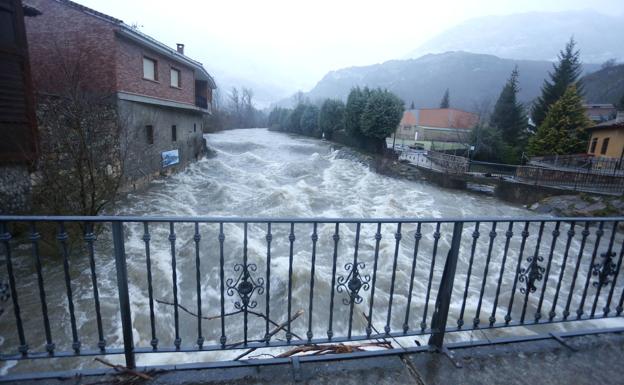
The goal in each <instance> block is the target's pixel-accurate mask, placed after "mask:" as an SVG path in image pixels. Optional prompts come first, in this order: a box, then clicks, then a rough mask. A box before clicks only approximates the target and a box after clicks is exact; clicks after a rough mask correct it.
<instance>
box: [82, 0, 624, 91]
mask: <svg viewBox="0 0 624 385" xmlns="http://www.w3.org/2000/svg"><path fill="white" fill-rule="evenodd" d="M78 1H79V2H80V3H81V4H83V5H86V6H88V7H92V8H94V9H96V10H98V11H101V12H104V13H106V14H109V15H111V16H114V17H116V18H120V19H122V20H123V21H124V22H126V23H127V24H136V25H138V27H139V29H140V30H141V31H143V32H145V33H147V34H149V35H151V36H153V37H155V38H156V39H158V40H160V41H162V42H163V43H166V44H167V45H169V46H172V47H173V46H175V43H185V44H186V53H187V55H189V56H190V57H192V58H194V59H197V60H199V61H201V62H203V63H204V65H205V67H206V68H207V69H208V70H209V71H211V72H212V73H213V74H214V75H215V77H216V79H217V82H218V83H219V85H220V86H221V89H222V92H226V91H227V90H228V89H229V87H230V86H232V85H238V86H240V85H247V86H251V87H252V88H254V89H256V94H257V95H258V90H257V89H258V88H264V89H265V90H266V92H265V93H270V94H274V95H276V96H279V95H282V96H284V95H288V94H290V93H292V92H294V91H296V90H299V89H300V90H304V91H306V90H309V89H310V88H311V87H312V86H314V84H315V83H316V82H317V81H318V80H320V79H321V78H322V77H323V75H324V74H326V73H327V72H328V71H330V70H336V69H340V68H344V67H349V66H354V65H368V64H374V63H379V62H383V61H386V60H390V59H400V58H404V57H406V55H407V54H408V53H409V52H412V51H414V49H416V48H417V47H419V46H420V45H422V44H424V43H426V42H427V41H428V40H429V39H431V38H433V37H435V36H436V35H437V34H439V33H441V32H443V31H445V30H446V29H448V28H451V27H453V26H455V25H457V24H459V23H461V22H464V21H466V20H468V19H471V18H475V17H482V16H487V15H504V14H514V13H524V12H534V11H538V12H559V11H570V10H588V11H595V12H600V13H602V14H606V15H615V16H624V2H622V1H621V0H597V1H593V2H591V3H588V2H586V1H584V0H568V1H542V0H528V1H500V0H480V1H470V2H466V1H449V0H442V1H431V2H424V1H398V0H387V1H384V2H379V1H351V0H349V1H336V0H333V1H329V0H318V1H307V2H302V1H280V0H267V1H241V0H229V1H218V2H217V1H209V2H208V1H188V0H179V1H176V2H170V1H167V2H165V1H153V0H152V1H149V0H132V1H127V0H78ZM589 7H591V8H589ZM237 83H238V84H237ZM245 83H246V84H245ZM259 95H262V93H260V94H259Z"/></svg>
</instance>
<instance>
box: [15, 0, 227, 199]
mask: <svg viewBox="0 0 624 385" xmlns="http://www.w3.org/2000/svg"><path fill="white" fill-rule="evenodd" d="M27 3H28V5H30V6H32V7H34V8H36V9H37V10H38V11H40V12H41V15H40V16H38V17H37V18H35V19H32V20H27V22H26V33H27V37H28V42H29V52H30V57H31V68H32V77H33V83H34V89H35V91H36V93H37V94H38V95H54V94H55V93H58V92H59V90H61V89H63V88H64V87H67V84H65V83H67V77H65V78H64V77H62V76H50V74H55V73H56V74H58V73H59V67H60V66H61V67H63V68H68V67H69V68H71V69H72V71H74V69H76V68H77V69H78V70H76V71H77V72H80V73H81V76H80V78H79V79H78V80H75V79H74V78H75V77H76V76H75V75H74V74H73V73H72V74H71V75H72V76H74V78H71V80H72V81H74V80H75V82H76V84H77V85H78V86H79V87H80V88H81V90H88V91H90V92H93V93H100V94H102V95H110V96H112V97H114V98H115V101H116V108H117V115H118V116H119V120H120V122H119V129H120V135H123V136H124V141H123V143H124V146H125V148H124V150H125V151H123V153H124V157H125V158H124V162H123V164H124V170H125V178H126V180H125V187H126V188H128V187H133V186H134V187H137V186H138V185H141V184H144V183H146V182H147V181H149V180H150V179H152V178H153V177H155V176H157V175H159V174H163V173H169V172H172V171H175V170H176V169H180V168H182V167H184V166H185V165H186V164H188V163H189V162H191V161H193V160H195V159H197V158H198V157H199V156H200V155H201V154H202V150H203V136H202V121H203V117H204V115H205V114H210V112H211V105H212V90H213V89H215V88H216V85H215V82H214V80H213V79H212V77H211V76H210V74H208V72H207V71H206V70H205V69H204V67H203V66H202V64H201V63H199V62H197V61H195V60H193V59H191V58H189V57H187V56H186V55H184V45H183V44H178V45H177V47H176V48H175V49H173V48H170V47H168V46H166V45H164V44H162V43H160V42H158V41H156V40H155V39H153V38H151V37H149V36H147V35H145V34H143V33H141V32H139V31H138V30H137V29H135V28H132V27H131V26H129V25H127V24H125V23H123V22H122V21H121V20H118V19H115V18H113V17H111V16H108V15H105V14H103V13H100V12H98V11H95V10H93V9H90V8H87V7H84V6H82V5H80V4H77V3H75V2H72V1H68V0H27ZM70 60H73V61H72V62H71V63H70V64H71V65H67V62H68V61H70ZM59 62H63V63H62V65H60V63H59Z"/></svg>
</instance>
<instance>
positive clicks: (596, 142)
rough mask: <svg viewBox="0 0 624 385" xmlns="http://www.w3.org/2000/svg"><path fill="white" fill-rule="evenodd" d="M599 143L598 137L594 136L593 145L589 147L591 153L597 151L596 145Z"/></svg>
mask: <svg viewBox="0 0 624 385" xmlns="http://www.w3.org/2000/svg"><path fill="white" fill-rule="evenodd" d="M597 145H598V138H593V139H592V141H591V146H590V147H589V153H590V154H593V153H595V152H596V146H597Z"/></svg>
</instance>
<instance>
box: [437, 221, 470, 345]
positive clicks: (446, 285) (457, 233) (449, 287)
mask: <svg viewBox="0 0 624 385" xmlns="http://www.w3.org/2000/svg"><path fill="white" fill-rule="evenodd" d="M463 228H464V224H463V223H462V222H455V225H454V226H453V239H452V241H451V249H450V250H449V252H448V256H447V258H446V263H445V264H444V273H442V281H441V282H440V290H439V291H438V297H437V298H436V303H435V310H434V312H433V316H432V318H431V337H429V346H430V347H432V348H436V349H438V350H441V349H442V345H443V343H444V332H445V330H446V321H447V317H448V311H449V306H450V304H451V295H452V294H453V281H454V280H455V270H456V269H457V258H458V256H459V245H460V243H461V235H462V230H463Z"/></svg>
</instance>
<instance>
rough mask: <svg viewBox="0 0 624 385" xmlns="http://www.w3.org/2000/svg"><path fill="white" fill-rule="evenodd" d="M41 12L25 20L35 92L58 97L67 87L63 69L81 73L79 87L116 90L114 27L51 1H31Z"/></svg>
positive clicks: (107, 91) (94, 89)
mask: <svg viewBox="0 0 624 385" xmlns="http://www.w3.org/2000/svg"><path fill="white" fill-rule="evenodd" d="M28 4H29V5H32V6H34V7H35V8H37V9H38V10H40V11H41V13H42V14H41V15H39V16H37V17H29V18H27V19H26V35H27V38H28V46H29V47H28V49H29V53H30V65H31V68H32V77H33V83H34V87H35V90H36V91H37V92H47V93H57V92H58V90H59V89H63V87H66V84H65V83H66V82H65V80H63V79H65V78H66V77H63V76H54V74H58V73H59V71H60V70H61V69H62V68H75V66H76V65H78V66H79V67H80V69H81V71H80V79H79V81H80V85H81V87H84V88H85V89H89V90H93V91H97V92H105V93H109V92H113V91H114V89H115V84H116V81H115V62H116V60H115V55H116V47H115V34H114V29H115V26H114V25H113V24H111V23H109V22H107V21H105V20H100V19H98V18H96V17H93V16H90V15H87V14H85V13H83V12H81V11H79V10H77V9H74V8H72V7H69V6H66V5H63V4H59V3H57V2H56V1H52V0H29V2H28Z"/></svg>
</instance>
